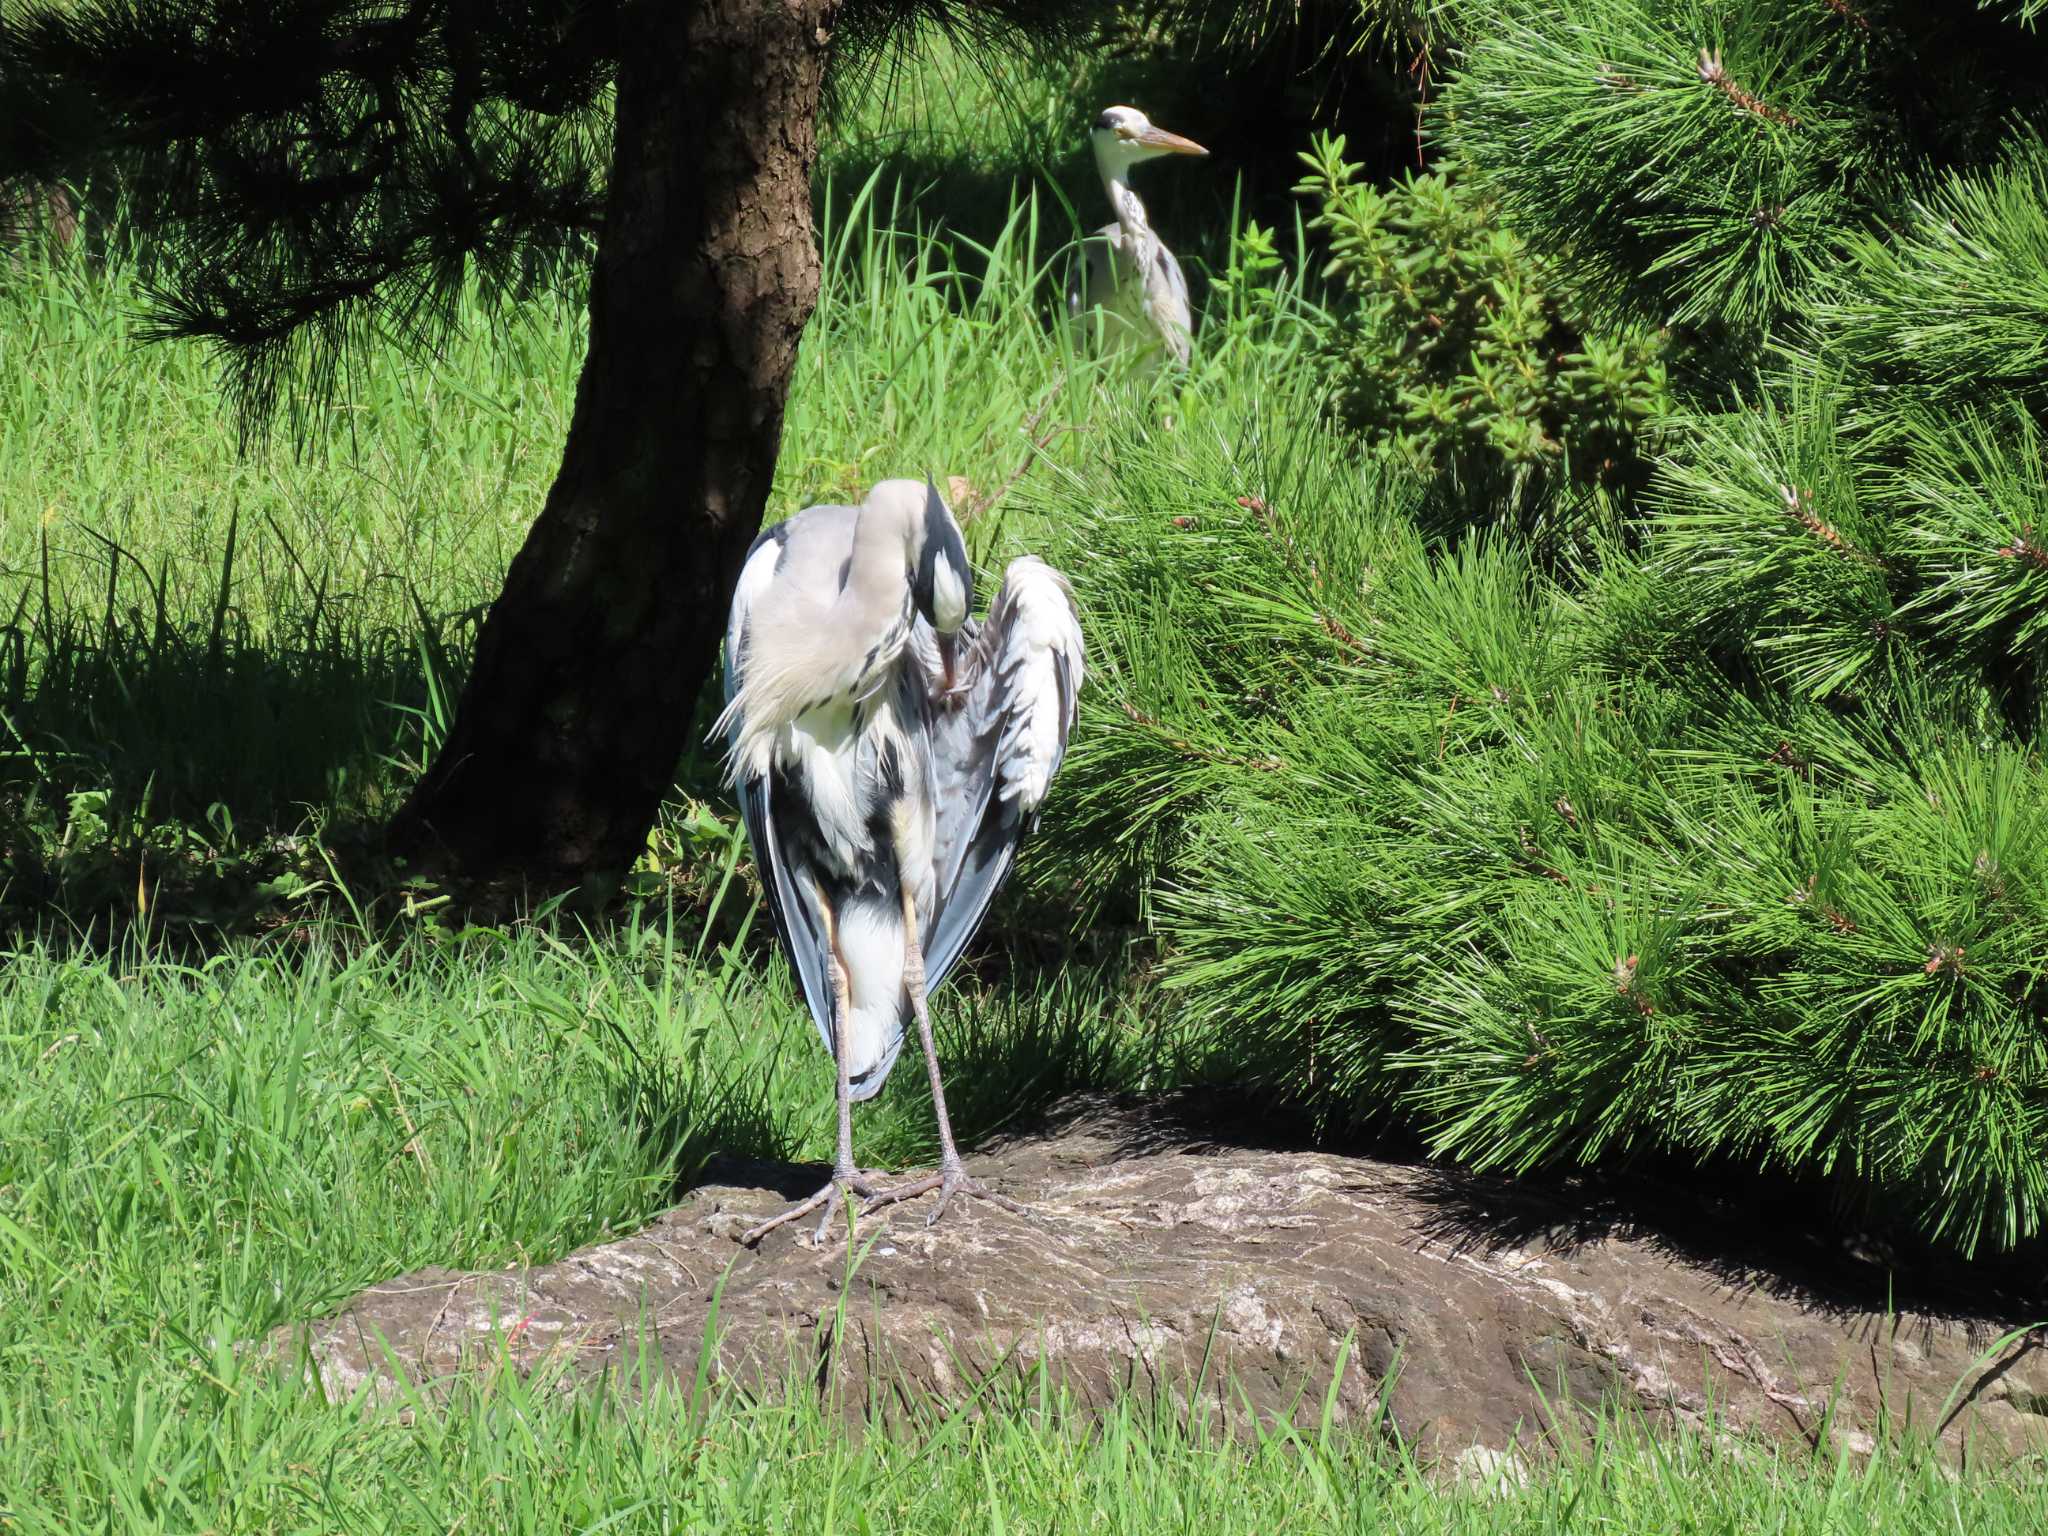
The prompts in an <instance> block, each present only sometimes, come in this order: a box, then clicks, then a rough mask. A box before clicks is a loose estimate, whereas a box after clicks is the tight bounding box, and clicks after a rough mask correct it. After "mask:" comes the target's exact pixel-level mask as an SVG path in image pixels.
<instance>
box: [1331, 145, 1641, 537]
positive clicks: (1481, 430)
mask: <svg viewBox="0 0 2048 1536" xmlns="http://www.w3.org/2000/svg"><path fill="white" fill-rule="evenodd" d="M1302 158H1303V160H1304V161H1305V162H1306V163H1307V165H1308V167H1309V172H1310V174H1309V176H1308V177H1307V178H1306V179H1305V180H1304V181H1303V182H1302V184H1301V186H1300V188H1299V189H1298V190H1299V191H1301V192H1302V193H1304V194H1306V195H1308V196H1311V197H1314V198H1316V199H1317V200H1318V202H1319V203H1320V209H1319V211H1318V212H1317V214H1316V216H1315V218H1314V219H1313V220H1312V221H1311V227H1312V228H1314V229H1316V230H1318V231H1320V232H1321V233H1323V234H1324V235H1325V236H1327V238H1328V241H1329V251H1330V261H1329V273H1330V275H1333V276H1335V277H1338V278H1340V279H1341V280H1342V283H1343V287H1344V291H1345V292H1346V294H1347V295H1348V297H1349V299H1350V303H1349V305H1348V306H1347V307H1346V308H1345V309H1343V310H1342V311H1340V314H1339V318H1338V321H1337V323H1336V325H1335V327H1334V328H1333V331H1332V334H1331V337H1330V341H1329V344H1328V346H1329V355H1328V357H1327V359H1326V360H1325V366H1326V368H1327V369H1328V370H1329V373H1330V375H1331V378H1332V388H1333V390H1334V394H1335V405H1336V410H1337V413H1338V416H1339V417H1340V419H1341V420H1343V422H1344V423H1345V424H1346V425H1347V426H1348V427H1350V428H1351V429H1352V430H1353V431H1355V432H1358V433H1360V434H1361V435H1362V436H1364V437H1365V438H1366V440H1367V441H1368V442H1372V443H1376V444H1386V445H1389V446H1391V447H1392V449H1393V450H1394V451H1395V452H1396V453H1397V454H1398V455H1399V456H1400V458H1401V459H1402V460H1404V461H1405V462H1406V463H1407V464H1408V465H1409V466H1410V467H1411V468H1413V469H1414V470H1415V471H1416V472H1417V473H1419V474H1421V475H1423V476H1425V477H1433V478H1435V477H1440V478H1442V479H1444V480H1447V481H1448V482H1450V483H1451V485H1453V486H1455V487H1456V488H1458V490H1459V491H1460V492H1461V493H1462V494H1463V495H1464V496H1465V497H1466V498H1468V499H1470V500H1473V501H1476V502H1485V501H1487V500H1490V499H1494V498H1502V497H1504V498H1506V499H1507V500H1508V501H1509V502H1510V503H1511V504H1533V503H1536V502H1539V501H1540V500H1541V499H1542V497H1543V496H1544V495H1545V494H1546V493H1548V492H1550V491H1551V490H1553V489H1554V488H1555V485H1556V483H1558V482H1562V483H1565V484H1569V485H1572V486H1575V487H1580V488H1598V489H1601V490H1613V489H1622V488H1629V487H1633V486H1636V485H1638V484H1640V483H1641V481H1642V480H1643V479H1644V478H1645V477H1646V476H1647V473H1648V461H1647V457H1646V455H1647V450H1648V443H1647V442H1646V441H1645V437H1646V434H1647V429H1648V428H1649V427H1650V426H1651V424H1653V423H1654V422H1655V420H1656V419H1657V418H1658V417H1659V416H1660V415H1661V414H1662V413H1663V411H1664V410H1665V409H1666V404H1667V401H1666V382H1665V373H1664V363H1663V354H1664V350H1665V349H1664V343H1663V341H1662V339H1661V338H1659V337H1658V336H1656V335H1655V334H1653V333H1649V332H1645V331H1642V330H1640V329H1626V328H1624V329H1617V330H1613V331H1612V332H1610V333H1608V334H1602V333H1600V332H1599V331H1597V330H1596V329H1594V328H1593V327H1591V326H1589V325H1588V324H1587V322H1586V320H1585V318H1584V316H1583V314H1582V313H1581V312H1580V311H1579V310H1578V308H1577V306H1575V305H1574V304H1573V303H1572V300H1571V298H1570V296H1569V294H1568V293H1566V292H1564V291H1562V290H1561V289H1560V286H1559V285H1558V284H1557V282H1556V281H1555V280H1554V278H1553V277H1552V275H1551V274H1550V273H1549V272H1547V271H1546V270H1545V267H1544V264H1543V263H1542V262H1541V261H1540V260H1538V259H1537V258H1536V257H1535V256H1534V255H1533V254H1532V253H1531V252H1530V251H1529V249H1528V247H1527V246H1526V245H1525V244H1524V243H1523V241H1522V240H1521V239H1519V238H1518V237H1517V236H1516V235H1515V234H1514V233H1513V232H1512V231H1511V230H1509V229H1507V228H1505V227H1503V225H1502V224H1501V222H1500V218H1499V209H1498V207H1497V205H1496V203H1495V201H1494V199H1493V198H1492V197H1491V196H1489V195H1488V194H1487V193H1486V192H1484V191H1483V190H1481V189H1479V188H1477V187H1475V186H1474V185H1473V184H1472V183H1471V182H1470V181H1468V180H1467V179H1465V178H1462V177H1459V176H1457V175H1456V174H1454V173H1450V174H1431V175H1423V176H1409V177H1407V178H1404V180H1402V181H1401V182H1400V183H1399V184H1397V185H1396V186H1395V187H1393V188H1391V189H1390V190H1387V191H1384V192H1383V191H1380V190H1379V189H1377V188H1374V187H1372V186H1370V185H1367V184H1366V183H1365V182H1364V181H1363V179H1362V174H1361V171H1360V168H1359V167H1358V166H1357V165H1355V164H1352V163H1351V162H1349V161H1347V160H1346V159H1345V155H1344V140H1343V139H1341V138H1337V139H1332V138H1329V137H1323V138H1320V139H1318V140H1317V142H1316V144H1315V147H1314V151H1313V153H1311V154H1308V155H1304V156H1303V157H1302Z"/></svg>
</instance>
